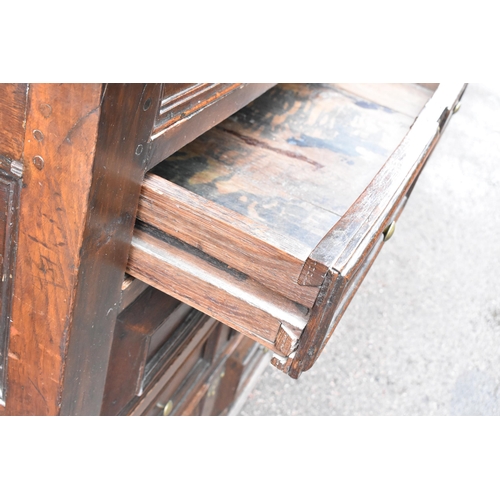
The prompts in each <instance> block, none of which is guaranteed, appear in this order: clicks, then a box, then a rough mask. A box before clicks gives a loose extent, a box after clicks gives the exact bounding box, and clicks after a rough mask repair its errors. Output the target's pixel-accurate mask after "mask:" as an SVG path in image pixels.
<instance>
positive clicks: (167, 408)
mask: <svg viewBox="0 0 500 500" xmlns="http://www.w3.org/2000/svg"><path fill="white" fill-rule="evenodd" d="M156 406H157V407H158V408H163V416H164V417H168V416H169V415H170V413H171V412H172V408H173V407H174V403H173V402H172V400H171V399H170V400H169V401H168V403H167V404H166V405H165V406H163V405H161V404H160V403H158V404H157V405H156Z"/></svg>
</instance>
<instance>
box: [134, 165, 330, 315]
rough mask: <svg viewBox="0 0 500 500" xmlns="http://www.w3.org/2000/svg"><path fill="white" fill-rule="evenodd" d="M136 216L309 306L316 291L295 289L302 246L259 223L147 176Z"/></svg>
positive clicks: (303, 254)
mask: <svg viewBox="0 0 500 500" xmlns="http://www.w3.org/2000/svg"><path fill="white" fill-rule="evenodd" d="M137 217H138V219H140V220H142V221H144V222H147V223H148V224H150V225H153V226H154V227H157V228H158V229H161V230H162V231H163V232H165V233H167V234H170V235H171V236H174V237H176V238H178V239H181V240H182V241H185V242H186V243H188V244H189V245H191V246H195V247H197V248H198V249H200V250H202V251H203V252H205V253H207V254H209V255H214V256H216V257H219V258H223V259H224V262H225V263H226V264H227V265H229V266H231V267H233V268H235V269H245V273H246V274H248V275H250V276H253V277H255V278H256V279H258V280H259V281H260V282H263V283H265V284H266V286H267V287H268V288H269V289H271V290H273V291H274V292H277V293H280V294H283V295H284V296H285V297H287V298H289V299H290V300H294V301H297V302H299V303H301V304H303V305H305V306H307V307H310V306H312V305H313V303H314V300H315V298H316V295H317V291H316V290H314V289H312V288H310V287H303V286H300V285H298V284H297V276H298V275H299V274H300V272H301V269H302V266H303V265H304V261H305V259H306V258H307V256H308V254H309V249H308V247H306V246H305V245H302V244H301V243H300V242H297V241H296V240H294V239H292V238H290V237H287V236H282V235H276V234H275V233H272V232H270V231H269V229H268V228H267V226H265V225H264V224H262V223H260V222H259V221H254V220H251V219H250V218H248V217H246V216H244V215H241V214H239V213H237V212H234V211H232V210H229V209H227V208H225V207H222V206H220V205H218V204H216V203H214V202H212V201H210V200H206V199H205V198H202V197H200V196H197V195H196V194H194V193H191V192H190V191H188V190H186V189H183V188H181V187H179V186H177V185H176V184H173V183H171V182H169V181H166V180H165V179H163V178H162V177H159V176H157V175H153V174H148V175H147V176H146V178H145V180H144V184H143V187H142V193H141V198H140V201H139V209H138V212H137ZM335 220H336V217H334V218H333V220H332V223H333V222H334V221H335ZM221 236H223V237H221Z"/></svg>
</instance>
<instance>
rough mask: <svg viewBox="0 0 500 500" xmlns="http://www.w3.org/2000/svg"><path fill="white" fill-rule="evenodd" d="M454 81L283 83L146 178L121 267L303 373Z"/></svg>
mask: <svg viewBox="0 0 500 500" xmlns="http://www.w3.org/2000/svg"><path fill="white" fill-rule="evenodd" d="M464 90H465V86H464V85H463V84H453V85H451V84H446V85H445V84H442V85H440V86H439V87H438V88H437V90H435V91H434V90H433V89H432V87H431V88H427V87H424V86H421V85H417V84H284V85H278V86H276V87H274V88H272V89H271V90H269V91H268V92H266V93H265V94H264V95H262V96H261V97H260V98H258V99H257V100H255V101H254V102H253V103H252V104H251V105H249V106H247V107H245V108H243V109H241V110H240V111H239V112H237V113H236V114H234V115H232V116H231V117H229V118H228V119H227V120H225V121H224V122H222V123H221V124H220V125H218V126H217V127H215V128H213V129H211V130H210V131H208V132H207V133H205V134H203V135H202V136H200V137H199V138H198V139H197V140H195V141H194V142H192V143H190V144H188V145H187V146H186V147H185V148H183V149H182V150H180V151H178V152H177V153H176V154H174V155H173V156H171V157H169V158H168V159H167V160H165V161H164V162H162V163H160V164H159V165H157V166H156V167H155V168H154V169H153V170H151V171H150V173H148V174H147V175H146V178H145V181H144V185H143V189H142V194H141V200H140V205H139V210H138V214H137V218H138V221H137V224H136V229H135V233H134V238H133V242H132V248H131V252H130V256H129V264H128V272H129V273H130V274H131V275H132V276H135V277H137V278H139V279H140V280H142V281H144V282H146V283H148V284H150V285H152V286H154V287H156V288H158V289H160V290H162V291H164V292H165V293H168V294H169V295H172V296H174V297H176V298H177V299H179V300H182V301H183V302H186V303H187V304H189V305H191V306H194V307H195V308H197V309H199V310H201V311H202V312H204V313H206V314H209V315H210V316H213V317H214V318H216V319H217V320H219V321H222V322H223V323H226V324H227V325H229V326H230V327H231V328H234V329H235V330H238V331H239V332H241V333H243V334H245V335H247V336H249V337H251V338H252V339H254V340H256V341H258V342H260V343H261V344H263V345H264V346H266V347H267V348H269V349H270V350H271V351H272V352H273V353H274V357H273V358H272V363H273V364H274V365H275V366H276V367H277V368H279V369H281V370H282V371H284V372H286V373H288V374H289V375H290V376H291V377H293V378H297V377H298V376H299V375H300V373H301V372H302V371H305V370H308V369H309V368H310V367H311V366H312V365H313V363H314V361H315V360H316V359H317V357H318V356H319V354H320V352H321V350H322V349H323V347H324V345H325V343H326V341H327V340H328V338H329V336H330V335H331V333H332V331H333V329H334V328H335V326H336V324H337V323H338V321H339V319H340V317H341V316H342V313H343V311H344V310H345V308H346V307H347V305H348V304H349V302H350V300H351V298H352V296H353V294H354V293H355V291H356V289H357V287H358V286H359V284H360V283H361V281H362V279H363V277H364V276H365V274H366V272H367V271H368V269H369V267H370V265H371V263H372V262H373V261H374V259H375V257H376V256H377V254H378V252H379V251H380V248H381V246H382V245H383V242H384V241H385V240H387V239H388V238H389V237H390V236H391V235H392V232H393V231H394V221H395V220H396V219H397V217H398V216H399V214H400V213H401V211H402V209H403V207H404V204H405V202H406V199H407V196H408V195H409V193H410V191H411V188H412V186H413V185H414V183H415V181H416V179H417V177H418V174H419V172H420V170H421V168H422V167H423V165H424V164H425V161H426V159H427V157H428V156H429V154H430V152H431V151H432V149H433V148H434V146H435V144H436V143H437V141H438V140H439V137H440V135H441V134H442V132H443V130H444V127H445V125H446V123H447V121H448V119H449V118H450V116H451V114H452V112H453V110H454V109H456V107H457V103H458V101H459V100H460V98H461V95H462V94H463V91H464Z"/></svg>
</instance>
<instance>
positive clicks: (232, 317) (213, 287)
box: [128, 227, 308, 350]
mask: <svg viewBox="0 0 500 500" xmlns="http://www.w3.org/2000/svg"><path fill="white" fill-rule="evenodd" d="M128 272H129V273H130V274H131V275H132V276H135V277H137V278H139V279H140V280H141V281H144V282H146V283H148V284H150V285H151V286H154V287H156V288H159V289H160V290H162V291H164V292H165V293H168V294H170V295H172V296H174V297H176V298H178V299H179V300H182V301H183V302H186V303H187V304H190V305H192V306H193V307H196V308H197V309H199V310H201V311H203V312H204V313H206V314H209V315H210V316H212V317H214V318H216V319H218V320H219V321H222V322H223V323H225V324H227V325H229V326H230V327H231V328H234V329H235V330H238V331H240V332H241V333H244V334H245V335H248V336H249V337H251V338H253V339H254V340H257V341H259V342H261V343H262V344H263V345H265V346H266V347H268V348H270V349H272V350H274V349H275V346H274V343H275V340H276V336H277V335H278V332H279V330H280V328H281V325H282V324H285V325H286V326H287V328H289V329H290V331H292V332H294V333H295V334H296V335H297V337H298V336H300V332H301V331H302V330H303V329H304V327H305V325H306V323H307V314H308V309H306V308H305V307H303V306H301V305H299V304H297V303H295V302H292V301H290V300H288V299H286V298H285V297H283V296H281V295H278V294H274V293H272V292H271V291H270V290H269V289H266V288H265V287H264V286H263V285H261V284H260V283H258V282H256V281H254V280H252V279H251V278H249V277H248V276H246V275H244V274H243V273H241V272H239V271H236V270H234V269H231V268H229V267H228V266H226V265H224V264H223V263H220V262H216V261H215V259H210V258H208V256H204V255H203V254H202V252H199V251H196V249H194V248H192V247H189V246H188V245H185V244H182V243H180V242H179V241H178V240H177V241H175V240H174V239H172V238H169V237H166V236H164V235H161V234H160V233H159V232H157V231H151V229H150V228H145V227H137V228H136V231H135V234H134V238H133V240H132V248H131V252H130V258H129V264H128Z"/></svg>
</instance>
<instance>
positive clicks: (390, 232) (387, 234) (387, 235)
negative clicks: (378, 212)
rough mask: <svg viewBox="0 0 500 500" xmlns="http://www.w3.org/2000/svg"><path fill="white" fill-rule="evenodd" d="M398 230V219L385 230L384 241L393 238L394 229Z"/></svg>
mask: <svg viewBox="0 0 500 500" xmlns="http://www.w3.org/2000/svg"><path fill="white" fill-rule="evenodd" d="M395 230H396V221H395V220H393V221H392V222H391V223H390V224H389V225H388V226H387V227H386V228H385V231H384V241H387V240H389V239H391V238H392V235H393V234H394V231H395Z"/></svg>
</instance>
